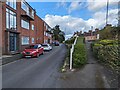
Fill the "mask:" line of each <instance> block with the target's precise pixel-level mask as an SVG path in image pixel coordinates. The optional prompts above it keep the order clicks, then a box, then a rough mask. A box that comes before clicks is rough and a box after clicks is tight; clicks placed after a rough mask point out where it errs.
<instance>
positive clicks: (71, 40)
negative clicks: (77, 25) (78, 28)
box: [65, 38, 75, 44]
mask: <svg viewBox="0 0 120 90" xmlns="http://www.w3.org/2000/svg"><path fill="white" fill-rule="evenodd" d="M74 41H75V38H71V39H70V40H66V41H65V43H66V44H73V43H74Z"/></svg>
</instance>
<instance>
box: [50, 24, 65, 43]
mask: <svg viewBox="0 0 120 90" xmlns="http://www.w3.org/2000/svg"><path fill="white" fill-rule="evenodd" d="M52 31H53V39H54V40H57V41H59V42H63V41H64V40H65V33H64V32H63V31H61V30H60V26H59V25H56V26H55V27H54V28H53V29H52Z"/></svg>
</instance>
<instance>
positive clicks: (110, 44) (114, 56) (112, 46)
mask: <svg viewBox="0 0 120 90" xmlns="http://www.w3.org/2000/svg"><path fill="white" fill-rule="evenodd" d="M118 47H119V46H118V44H117V41H113V40H101V41H99V42H97V43H94V45H93V48H92V49H93V52H94V56H95V57H96V58H97V59H98V60H99V61H100V62H103V63H105V64H107V65H109V66H110V67H112V68H114V69H115V70H118V69H119V67H118V66H120V60H119V50H118V49H119V48H118Z"/></svg>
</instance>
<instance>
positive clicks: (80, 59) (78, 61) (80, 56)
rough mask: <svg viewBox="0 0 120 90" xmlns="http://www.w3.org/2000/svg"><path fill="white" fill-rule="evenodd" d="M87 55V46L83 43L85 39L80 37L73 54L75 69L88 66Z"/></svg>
mask: <svg viewBox="0 0 120 90" xmlns="http://www.w3.org/2000/svg"><path fill="white" fill-rule="evenodd" d="M86 61H87V55H86V49H85V45H84V43H83V38H81V37H79V38H78V40H77V44H76V45H75V47H74V52H73V67H74V68H79V67H81V66H83V65H84V64H86Z"/></svg>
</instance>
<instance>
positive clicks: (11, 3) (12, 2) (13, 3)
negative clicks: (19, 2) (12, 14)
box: [6, 0, 16, 10]
mask: <svg viewBox="0 0 120 90" xmlns="http://www.w3.org/2000/svg"><path fill="white" fill-rule="evenodd" d="M6 4H7V5H9V6H10V7H12V8H13V9H15V10H16V0H6Z"/></svg>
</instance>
